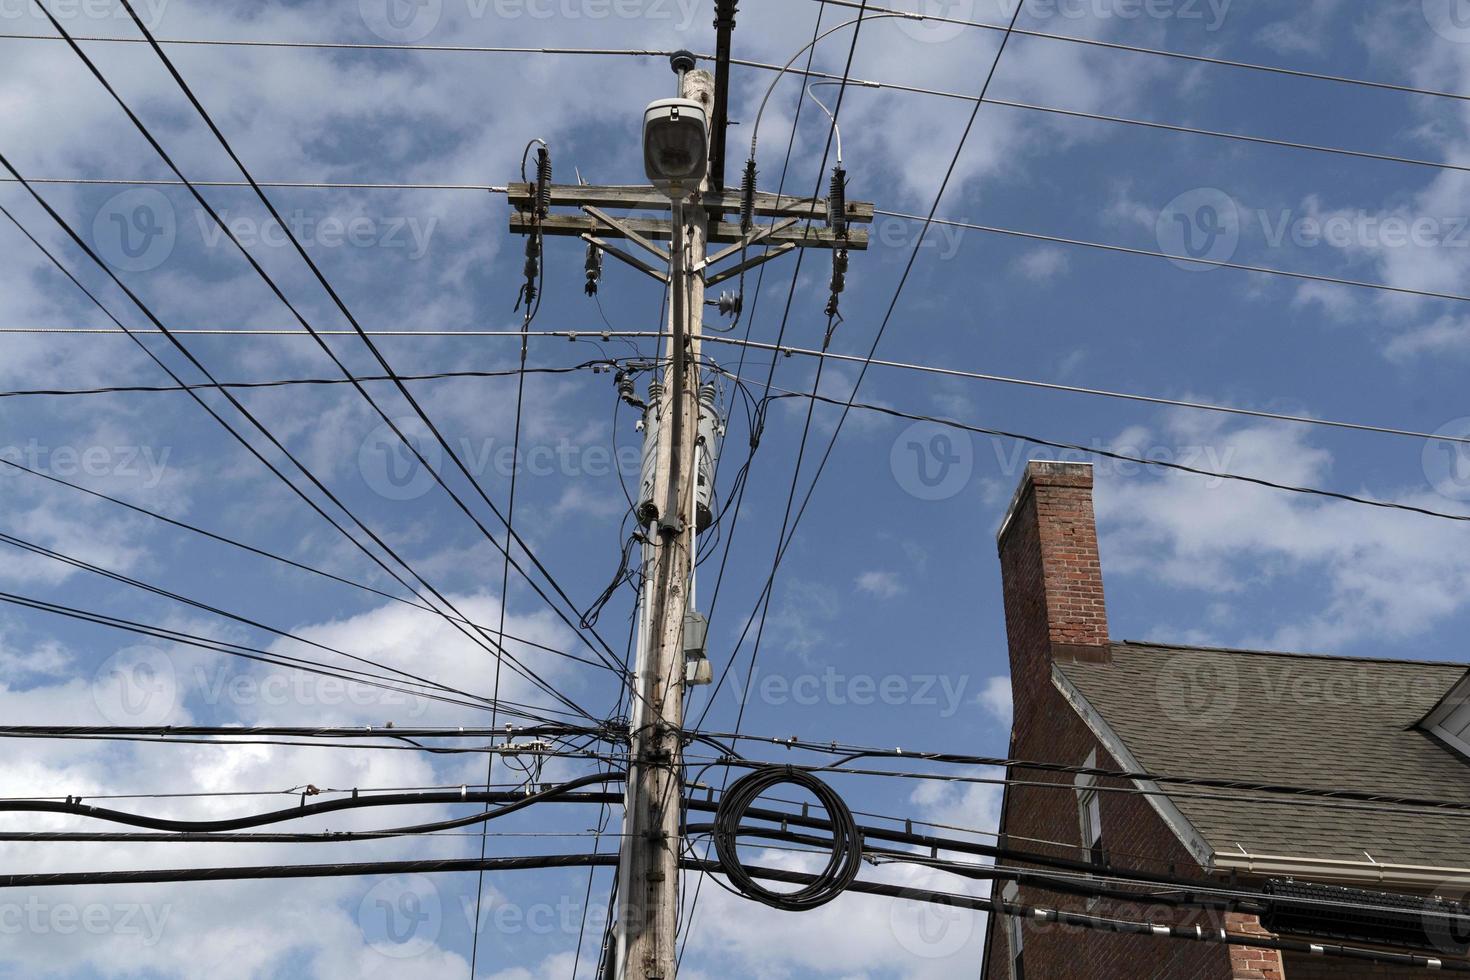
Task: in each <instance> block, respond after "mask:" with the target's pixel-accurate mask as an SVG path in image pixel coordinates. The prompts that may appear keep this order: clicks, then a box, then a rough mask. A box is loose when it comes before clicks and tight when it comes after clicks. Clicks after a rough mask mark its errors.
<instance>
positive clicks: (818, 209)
mask: <svg viewBox="0 0 1470 980" xmlns="http://www.w3.org/2000/svg"><path fill="white" fill-rule="evenodd" d="M534 193H535V185H533V184H523V183H513V184H509V185H507V187H506V200H507V201H509V202H510V206H511V210H513V211H529V210H531V199H532V196H533V194H534ZM702 201H703V204H704V207H705V210H707V211H709V212H710V213H711V214H716V213H718V214H721V215H726V214H739V213H740V193H739V191H725V192H724V193H720V194H716V193H709V194H705V195H703V198H702ZM754 202H755V215H756V217H758V218H781V217H787V216H795V217H800V218H808V217H809V218H811V219H812V220H813V221H816V222H819V223H822V224H826V222H827V199H826V198H821V197H819V198H810V197H793V196H791V195H790V194H773V193H771V192H770V191H756V193H755V199H754ZM585 205H591V206H593V207H596V208H606V209H612V210H622V211H667V210H669V199H668V197H667V196H666V195H665V194H664V193H663V192H662V191H659V190H656V189H655V188H653V187H628V186H620V185H615V184H614V185H604V184H552V185H551V206H552V207H563V208H580V207H583V206H585ZM846 214H847V220H848V222H849V223H852V224H871V223H872V221H873V204H872V202H870V201H848V202H847V208H846Z"/></svg>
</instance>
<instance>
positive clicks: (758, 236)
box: [694, 218, 801, 272]
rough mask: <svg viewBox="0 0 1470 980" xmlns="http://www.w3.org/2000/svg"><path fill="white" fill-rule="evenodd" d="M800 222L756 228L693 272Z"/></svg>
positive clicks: (792, 220) (791, 221)
mask: <svg viewBox="0 0 1470 980" xmlns="http://www.w3.org/2000/svg"><path fill="white" fill-rule="evenodd" d="M800 220H801V219H800V218H787V219H786V220H785V221H776V222H772V223H771V224H770V225H769V226H767V227H765V228H757V229H756V230H754V231H752V232H751V233H750V234H749V235H746V236H745V237H744V238H742V239H741V240H740V241H738V242H736V243H735V244H734V245H731V246H730V247H729V248H723V249H720V251H718V252H716V253H715V254H714V255H711V256H709V257H708V258H706V259H705V260H704V261H703V262H700V263H699V264H698V265H696V266H695V267H694V271H695V272H699V271H700V270H701V269H706V268H708V267H710V266H712V265H718V264H719V263H721V262H723V261H724V260H725V259H728V258H729V257H730V256H732V255H734V254H735V253H736V252H738V251H740V250H741V249H743V248H749V247H750V246H752V245H754V244H756V243H757V242H761V241H764V240H765V239H767V238H770V237H771V236H772V235H774V234H775V233H776V232H778V231H785V230H786V229H787V228H790V227H791V226H792V225H794V224H796V223H797V222H798V221H800Z"/></svg>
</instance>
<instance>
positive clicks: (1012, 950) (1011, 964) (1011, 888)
mask: <svg viewBox="0 0 1470 980" xmlns="http://www.w3.org/2000/svg"><path fill="white" fill-rule="evenodd" d="M1020 896H1021V890H1020V889H1019V888H1017V887H1016V883H1015V882H1014V881H1008V882H1006V883H1005V887H1003V888H1002V889H1001V890H1000V897H1001V901H1003V902H1009V903H1011V904H1015V903H1017V902H1019V901H1020ZM1004 918H1005V928H1006V966H1007V968H1008V973H1009V976H1010V978H1011V980H1024V978H1025V976H1026V966H1025V962H1024V960H1023V959H1022V955H1023V954H1024V953H1025V952H1026V941H1025V932H1024V928H1025V925H1026V920H1025V919H1024V918H1023V917H1021V916H1019V915H1007V916H1005V917H1004Z"/></svg>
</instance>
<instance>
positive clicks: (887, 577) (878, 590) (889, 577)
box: [856, 571, 907, 599]
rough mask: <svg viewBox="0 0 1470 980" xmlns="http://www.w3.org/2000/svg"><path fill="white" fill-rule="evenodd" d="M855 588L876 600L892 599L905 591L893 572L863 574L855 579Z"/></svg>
mask: <svg viewBox="0 0 1470 980" xmlns="http://www.w3.org/2000/svg"><path fill="white" fill-rule="evenodd" d="M856 588H857V590H858V591H859V592H865V593H867V594H868V595H870V596H873V597H874V598H878V599H893V598H895V597H897V596H900V595H903V593H904V592H905V591H907V589H906V588H905V587H904V584H903V581H902V580H901V579H900V578H899V577H898V575H897V574H896V573H894V572H882V571H871V572H863V573H862V574H861V575H859V576H858V577H857V583H856Z"/></svg>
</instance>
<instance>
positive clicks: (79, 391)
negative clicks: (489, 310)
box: [0, 358, 619, 398]
mask: <svg viewBox="0 0 1470 980" xmlns="http://www.w3.org/2000/svg"><path fill="white" fill-rule="evenodd" d="M618 363H619V361H618V359H616V358H613V359H599V360H595V361H584V362H583V363H581V364H573V365H570V366H567V367H528V368H526V369H525V370H526V373H527V374H573V373H575V372H577V371H585V370H587V369H589V368H591V369H592V370H593V372H594V373H598V372H600V371H601V370H602V369H604V368H607V369H609V370H610V369H612V368H614V367H616V366H617V365H618ZM516 373H517V372H516V371H514V370H505V371H436V372H434V373H432V374H400V375H396V376H394V377H389V376H388V375H383V374H377V375H374V374H366V375H353V376H352V377H350V378H277V379H273V380H269V381H222V382H219V383H218V384H196V385H108V386H104V387H97V388H22V389H17V390H12V391H0V398H22V397H29V396H40V395H48V396H49V395H115V394H130V393H135V392H136V393H145V392H166V391H206V390H211V389H218V388H231V389H237V390H238V389H253V388H285V387H292V386H315V385H345V384H352V383H354V382H359V381H393V380H395V379H396V380H398V381H445V380H451V379H459V378H506V377H511V376H513V375H515V374H516Z"/></svg>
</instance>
